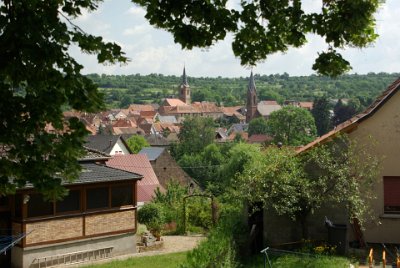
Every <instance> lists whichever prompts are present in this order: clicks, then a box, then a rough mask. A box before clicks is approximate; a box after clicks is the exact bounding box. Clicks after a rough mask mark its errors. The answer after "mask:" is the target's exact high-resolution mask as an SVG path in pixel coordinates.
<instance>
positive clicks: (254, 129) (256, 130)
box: [249, 117, 268, 137]
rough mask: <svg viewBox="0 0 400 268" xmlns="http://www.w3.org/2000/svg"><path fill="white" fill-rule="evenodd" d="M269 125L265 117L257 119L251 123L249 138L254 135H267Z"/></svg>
mask: <svg viewBox="0 0 400 268" xmlns="http://www.w3.org/2000/svg"><path fill="white" fill-rule="evenodd" d="M267 133H268V125H267V120H265V119H264V117H257V118H254V119H253V120H251V121H250V123H249V137H250V136H251V135H254V134H267Z"/></svg>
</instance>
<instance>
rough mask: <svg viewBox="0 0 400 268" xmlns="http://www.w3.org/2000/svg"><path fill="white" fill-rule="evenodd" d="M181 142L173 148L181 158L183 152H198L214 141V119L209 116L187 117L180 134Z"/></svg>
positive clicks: (175, 153) (175, 154) (176, 155)
mask: <svg viewBox="0 0 400 268" xmlns="http://www.w3.org/2000/svg"><path fill="white" fill-rule="evenodd" d="M178 138H179V143H178V144H177V145H176V147H175V148H174V150H173V153H174V156H175V157H177V158H178V159H179V157H180V156H182V155H183V154H196V153H199V152H201V151H202V150H203V149H204V148H205V147H206V146H207V145H209V144H211V143H213V142H214V139H215V130H214V121H213V120H212V118H208V117H187V118H185V121H183V123H182V127H181V130H180V132H179V134H178Z"/></svg>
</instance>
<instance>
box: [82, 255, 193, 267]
mask: <svg viewBox="0 0 400 268" xmlns="http://www.w3.org/2000/svg"><path fill="white" fill-rule="evenodd" d="M185 259H186V252H179V253H172V254H164V255H155V256H144V257H135V258H130V259H127V260H123V261H111V262H109V263H105V264H98V265H90V266H85V267H86V268H126V267H134V268H149V267H151V268H175V267H179V264H181V263H183V262H184V261H185Z"/></svg>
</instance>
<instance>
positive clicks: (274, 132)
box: [267, 105, 316, 146]
mask: <svg viewBox="0 0 400 268" xmlns="http://www.w3.org/2000/svg"><path fill="white" fill-rule="evenodd" d="M267 126H268V134H269V135H271V136H272V137H273V138H274V142H275V143H278V142H282V143H283V144H285V145H295V146H296V145H304V144H307V143H309V142H311V141H312V140H313V139H314V138H315V135H316V127H315V122H314V118H313V116H312V115H311V113H310V112H309V111H307V110H306V109H303V108H299V107H295V106H292V105H287V106H285V107H283V108H282V109H280V110H278V111H275V112H272V113H271V115H270V117H269V119H268V121H267Z"/></svg>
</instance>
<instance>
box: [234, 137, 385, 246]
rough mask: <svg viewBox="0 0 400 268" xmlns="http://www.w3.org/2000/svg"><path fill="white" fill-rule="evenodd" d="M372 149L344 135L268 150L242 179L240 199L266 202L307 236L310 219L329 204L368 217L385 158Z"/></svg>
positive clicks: (254, 161) (361, 217)
mask: <svg viewBox="0 0 400 268" xmlns="http://www.w3.org/2000/svg"><path fill="white" fill-rule="evenodd" d="M368 152H369V151H368V150H367V148H364V147H361V146H359V145H357V144H354V143H351V142H350V141H349V140H347V139H345V138H340V139H338V140H336V141H335V142H331V143H330V144H328V145H321V146H319V147H315V148H312V149H310V150H309V151H307V152H305V153H302V154H300V155H296V154H295V152H293V151H291V150H290V149H286V148H282V149H278V148H273V147H270V148H268V149H267V150H266V152H265V154H264V156H263V157H258V158H255V159H254V160H253V161H251V162H249V163H248V164H247V165H246V167H245V169H244V171H243V172H242V173H241V175H240V176H239V177H238V180H237V189H236V190H237V194H236V195H235V198H238V197H239V196H243V197H244V198H245V200H247V201H249V202H251V203H255V202H262V203H263V204H264V206H265V207H268V208H270V209H273V210H274V211H275V212H276V213H278V214H279V215H287V216H289V217H291V218H292V219H294V220H296V221H297V222H298V223H300V224H301V225H302V228H303V237H304V238H307V234H308V231H307V218H308V216H309V215H310V214H312V213H313V212H314V211H315V210H317V209H319V208H321V207H322V206H324V205H340V206H343V207H345V208H346V209H347V210H346V211H347V213H348V217H349V220H351V219H353V218H357V219H359V220H360V221H361V223H362V222H363V220H365V219H366V217H367V216H368V211H369V205H368V201H369V200H370V199H371V198H372V197H373V194H374V193H373V187H372V185H373V183H374V180H375V179H376V177H377V176H376V175H377V173H378V171H379V168H378V166H379V165H378V164H379V159H378V158H377V157H374V156H373V155H371V154H370V153H368Z"/></svg>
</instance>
